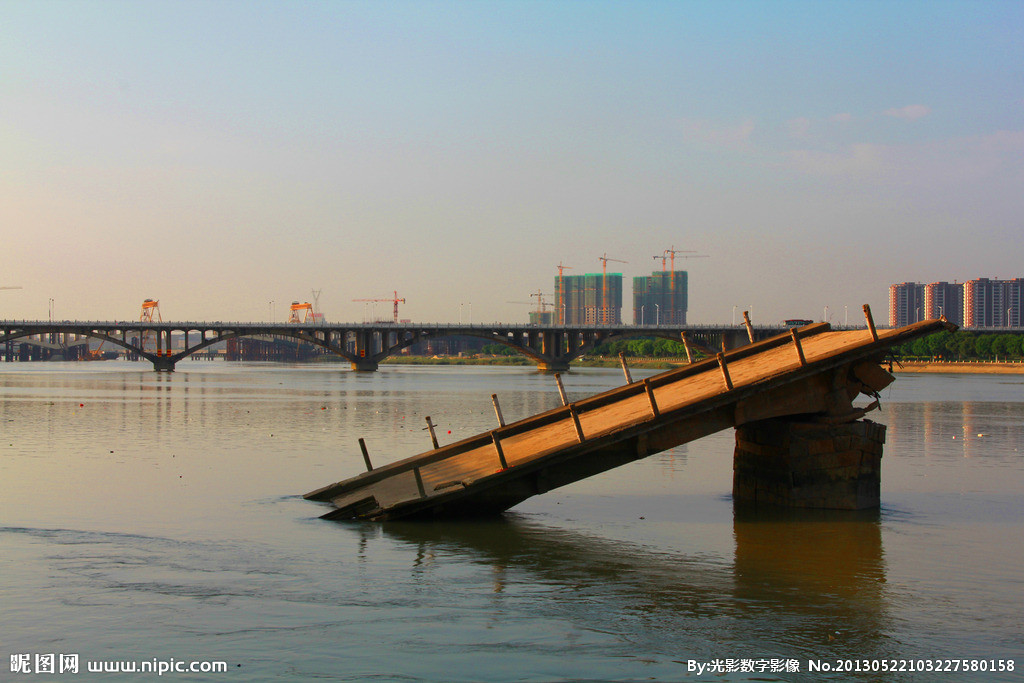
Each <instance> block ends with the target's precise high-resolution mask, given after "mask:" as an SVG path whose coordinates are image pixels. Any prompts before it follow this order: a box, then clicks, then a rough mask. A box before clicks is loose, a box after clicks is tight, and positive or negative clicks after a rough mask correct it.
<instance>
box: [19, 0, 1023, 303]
mask: <svg viewBox="0 0 1024 683" xmlns="http://www.w3.org/2000/svg"><path fill="white" fill-rule="evenodd" d="M1022 217H1024V3H1022V2H1020V1H1019V0H1012V1H1009V2H998V1H995V0H984V1H982V0H971V1H968V2H941V1H936V0H928V1H926V2H913V1H908V0H900V1H898V2H897V1H875V2H872V1H871V0H858V1H856V2H841V1H837V2H818V1H814V2H784V1H782V0H775V1H771V2H753V1H750V2H743V1H740V0H730V1H726V2H685V1H679V2H667V1H666V2H643V1H640V2H637V1H630V2H625V1H623V2H582V1H574V2H568V1H565V2H561V1H557V0H545V1H542V2H528V1H523V0H516V1H514V2H486V1H473V2H470V1H459V2H443V1H442V2H414V1H410V2H381V1H374V2H354V1H353V2H341V1H335V2H312V1H308V2H291V1H288V2H285V1H281V2H240V1H239V2H232V1H228V0H224V1H217V2H213V1H210V2H183V1H175V2H157V1H153V0H147V1H146V2H134V1H131V2H129V1H109V2H73V1H69V2H47V1H45V0H24V1H21V0H0V285H6V286H12V285H20V286H21V287H23V289H21V290H8V291H0V318H33V319H38V318H42V319H45V318H46V317H47V315H48V310H49V307H50V300H51V299H52V300H53V304H52V305H53V309H54V313H55V316H56V317H57V318H59V319H65V318H67V319H105V320H106V319H137V318H138V316H139V311H140V304H141V302H142V300H143V299H145V298H154V299H159V300H160V309H161V312H162V315H163V318H164V319H165V320H166V319H176V320H180V319H191V320H266V319H268V318H269V317H270V315H271V313H272V312H273V313H274V314H275V315H276V317H277V318H278V319H282V320H283V319H284V318H285V317H286V315H287V308H288V304H289V303H290V302H291V301H292V300H294V299H299V300H303V301H305V300H309V299H311V297H312V295H311V292H312V290H314V289H316V290H322V294H321V296H320V307H321V309H322V310H323V312H324V313H325V315H326V317H327V319H328V320H333V321H343V320H348V321H352V320H354V321H360V320H362V319H363V317H364V316H365V315H366V314H367V313H372V312H374V311H373V310H371V309H368V308H367V305H366V304H363V303H354V302H352V301H351V300H352V299H356V298H377V297H381V298H382V297H387V296H390V295H391V293H392V292H393V291H395V290H397V291H398V295H399V296H401V297H405V298H406V299H407V304H405V305H404V306H402V307H401V316H402V317H403V318H411V319H412V320H413V321H417V322H432V321H442V322H444V321H457V320H458V319H459V316H460V312H461V315H462V317H463V320H464V321H465V320H468V319H469V317H470V315H471V316H472V319H473V321H474V322H485V321H493V320H509V321H523V322H525V320H526V315H527V312H528V310H529V309H530V307H529V306H528V305H523V304H516V303H508V302H510V301H527V302H529V301H531V297H530V294H531V292H537V291H538V290H542V291H543V292H544V293H545V294H546V295H547V299H548V300H550V298H551V295H552V293H553V285H552V282H553V279H554V276H555V274H556V272H557V269H556V266H557V265H558V264H559V263H560V262H561V263H563V264H565V265H567V266H571V267H572V268H573V270H569V271H566V272H567V273H568V274H583V273H588V272H600V271H601V263H600V262H599V261H598V256H601V255H602V254H605V253H607V255H608V256H609V257H612V258H617V259H621V260H624V261H627V262H628V263H625V264H622V263H611V264H609V266H610V268H609V270H610V271H612V270H614V271H615V272H622V273H623V274H624V275H625V276H626V285H625V287H624V289H625V292H626V296H625V298H626V299H627V300H626V301H625V302H624V311H623V316H624V317H625V318H627V319H628V318H629V316H630V310H631V304H630V300H631V297H630V292H631V278H632V277H633V276H636V275H644V274H649V273H650V272H651V271H652V270H655V269H659V268H660V267H661V262H660V261H658V260H655V259H653V258H652V257H653V256H654V255H655V254H660V253H662V252H663V250H665V249H667V248H670V247H672V246H675V248H676V249H684V250H694V251H696V252H698V253H700V254H707V255H708V258H701V259H692V260H685V261H677V266H679V267H680V269H686V270H688V271H689V273H690V314H689V318H690V321H691V322H696V323H701V322H707V323H712V322H730V320H731V316H732V314H733V307H734V306H738V307H739V310H743V309H745V308H752V314H753V318H754V321H755V323H756V322H777V321H778V320H780V319H782V318H786V317H808V318H814V319H820V318H821V317H822V316H823V314H824V307H825V306H828V307H829V314H830V316H831V318H832V320H833V322H842V321H843V316H844V307H848V310H849V315H850V319H851V322H853V320H855V319H856V320H860V306H861V305H862V304H864V303H869V304H871V306H872V309H873V310H874V312H875V318H876V320H878V321H880V322H882V323H884V322H885V320H886V319H887V306H888V285H889V284H891V283H894V282H903V281H923V282H931V281H936V280H950V281H952V280H954V279H956V280H960V281H963V280H966V279H973V278H976V277H999V278H1012V277H1022V276H1024V262H1022V261H1024V259H1022V256H1024V218H1022ZM533 300H535V299H533ZM271 302H274V303H273V304H271ZM375 312H376V314H377V315H378V316H383V315H390V305H389V304H379V305H377V306H376V311H375Z"/></svg>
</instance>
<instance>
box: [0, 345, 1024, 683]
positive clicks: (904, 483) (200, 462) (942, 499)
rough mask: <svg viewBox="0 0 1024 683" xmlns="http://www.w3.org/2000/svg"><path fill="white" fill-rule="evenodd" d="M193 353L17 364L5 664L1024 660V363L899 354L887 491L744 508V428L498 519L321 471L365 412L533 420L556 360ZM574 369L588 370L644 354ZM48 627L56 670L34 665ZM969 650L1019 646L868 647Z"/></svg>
mask: <svg viewBox="0 0 1024 683" xmlns="http://www.w3.org/2000/svg"><path fill="white" fill-rule="evenodd" d="M178 368H179V371H178V372H176V373H173V374H170V375H165V374H157V373H154V372H152V371H151V370H150V369H149V365H148V364H144V363H128V362H121V361H109V362H102V363H66V364H65V363H20V364H19V363H11V364H2V365H0V430H2V431H0V577H2V581H0V679H5V678H18V680H52V681H66V680H75V679H85V680H155V679H156V677H157V676H156V674H146V675H141V674H137V675H133V676H132V675H125V674H113V673H108V674H102V673H90V672H88V671H87V670H86V669H87V665H88V664H89V663H90V662H101V663H102V662H114V663H118V662H120V663H123V664H136V665H138V664H139V663H151V664H152V666H154V667H155V666H157V665H158V664H159V663H164V662H174V663H181V662H188V663H189V665H190V666H191V665H192V664H194V663H199V664H200V665H206V664H209V663H211V662H225V663H226V665H227V668H228V671H227V672H226V673H219V674H188V673H177V674H174V675H173V676H171V678H172V679H174V680H225V681H228V680H230V681H265V680H274V679H295V680H313V679H316V680H338V681H364V680H376V681H560V680H573V681H576V680H593V681H647V680H655V681H682V680H786V681H789V680H792V681H802V680H819V679H821V678H831V679H834V680H886V681H889V680H984V681H1019V680H1021V679H1022V678H1024V675H1022V673H1021V668H1022V667H1024V626H1022V623H1024V619H1022V614H1024V544H1022V539H1024V498H1022V495H1021V494H1022V492H1024V455H1022V449H1024V377H1020V376H980V375H958V376H952V375H903V376H899V377H898V378H897V381H896V382H895V384H894V385H893V386H892V387H890V388H889V389H887V390H886V391H885V392H884V394H883V396H882V411H881V412H876V413H874V414H873V419H875V420H876V421H879V422H884V423H885V424H887V425H888V427H889V431H888V442H887V445H886V453H885V457H884V458H883V475H882V501H883V505H882V509H881V511H880V512H873V513H867V514H863V513H847V514H840V513H834V512H833V513H804V514H778V513H777V514H771V515H769V514H762V515H759V516H751V515H749V514H745V513H742V512H741V511H739V510H734V507H733V503H732V500H731V497H730V490H731V485H732V482H731V477H732V449H733V435H732V433H731V431H730V432H723V433H720V434H717V435H714V436H712V437H709V438H706V439H704V440H701V441H698V442H694V443H691V444H688V445H687V446H684V447H680V448H677V449H675V450H673V451H670V452H666V453H662V454H658V455H655V456H652V457H650V458H648V459H646V460H643V461H639V462H637V463H634V464H631V465H629V466H626V467H623V468H620V469H618V470H614V471H612V472H608V473H605V474H604V475H601V476H599V477H596V478H593V479H591V480H588V481H585V482H580V483H578V484H576V485H573V486H570V487H567V488H564V489H559V490H555V491H552V492H550V493H548V494H546V495H544V496H541V497H537V498H534V499H532V500H529V501H526V502H525V503H523V504H522V505H520V506H519V507H517V508H515V509H514V510H513V511H512V512H510V513H507V514H506V515H505V516H504V517H503V518H501V519H498V520H493V521H487V522H472V523H469V522H460V523H424V524H412V523H393V524H384V525H380V524H373V523H351V522H348V523H333V522H325V521H321V520H319V519H317V516H318V515H319V514H322V513H323V512H325V511H326V509H327V508H325V507H323V506H322V505H321V504H316V503H311V502H308V501H305V500H303V499H302V497H301V495H302V494H303V493H305V492H307V491H309V490H312V489H314V488H318V487H320V486H322V485H324V484H326V483H329V482H332V481H336V480H339V479H342V478H346V477H349V476H352V475H355V474H358V473H359V472H360V471H361V470H362V467H363V465H362V458H361V456H360V454H359V448H358V445H357V439H358V438H359V437H364V438H365V439H366V441H367V444H368V447H369V449H370V453H371V456H372V458H373V461H374V464H384V463H386V462H389V461H392V460H396V459H399V458H401V457H405V456H408V455H412V454H415V453H418V452H421V451H424V450H427V448H428V446H429V443H430V442H429V437H428V435H427V432H425V431H424V430H423V429H422V428H423V426H424V417H425V416H427V415H430V416H431V417H432V419H433V421H434V422H435V423H438V424H440V425H441V430H440V433H439V436H440V438H441V441H442V443H444V442H448V441H454V440H457V439H461V438H464V437H466V436H469V435H471V434H474V433H477V432H480V431H483V430H487V429H491V428H492V427H493V426H494V422H495V418H494V413H493V410H492V408H491V404H490V395H491V394H492V393H497V394H498V395H499V397H500V400H501V404H502V409H503V411H504V414H505V418H506V419H507V420H509V421H511V420H514V419H518V418H521V417H525V416H526V415H528V414H532V413H534V412H537V411H540V410H545V409H548V408H552V407H554V406H556V405H558V393H557V390H556V388H555V386H554V382H553V380H552V378H551V377H548V376H544V375H541V374H538V373H536V372H535V371H534V370H532V369H531V368H493V367H458V368H442V367H409V366H383V367H382V368H381V370H380V371H379V372H377V373H371V374H357V373H352V372H349V371H347V370H346V369H342V368H340V367H339V366H333V365H332V366H326V365H323V366H321V365H316V366H314V365H306V366H289V365H271V364H240V363H223V362H198V361H196V362H183V363H179V365H178ZM641 376H644V373H640V372H634V378H637V377H641ZM565 382H566V388H567V390H568V391H569V393H570V398H581V397H583V396H586V395H589V394H591V393H594V392H596V391H600V390H603V389H606V388H609V387H611V386H615V385H617V384H619V383H621V374H620V373H618V372H617V371H612V370H574V371H573V372H572V373H570V374H568V375H567V376H566V377H565ZM449 430H450V433H449ZM51 654H52V655H54V659H53V660H49V661H52V662H54V663H53V664H51V665H49V666H52V668H53V669H54V673H52V674H45V673H44V674H36V673H33V674H32V675H28V676H26V675H23V674H15V673H13V672H12V671H11V670H12V669H20V670H23V671H24V670H26V667H31V669H30V670H31V671H33V672H35V671H37V670H40V669H42V670H44V671H45V670H46V669H47V667H48V660H47V658H46V655H51ZM9 655H10V660H11V662H10V667H9V666H8V658H9ZM61 655H65V656H68V655H78V658H77V663H78V666H79V667H80V668H79V673H78V674H77V675H75V674H73V673H71V672H70V671H67V672H65V673H63V674H62V673H60V667H61V664H67V666H68V668H70V666H71V664H72V662H73V660H72V659H71V658H69V657H68V658H61ZM953 659H955V660H968V663H967V664H966V666H967V667H968V668H970V667H971V666H972V664H971V662H972V661H973V662H974V664H973V666H974V667H975V668H982V667H985V668H1000V667H1001V666H1002V667H1003V668H1005V667H1006V660H1012V661H1011V664H1010V666H1013V667H1014V670H1013V671H1002V672H999V671H996V672H986V673H982V672H980V671H976V672H974V673H970V672H968V673H963V672H962V671H961V672H960V673H956V674H954V673H950V674H937V673H934V672H932V673H898V674H892V673H888V674H882V673H871V672H870V671H863V670H860V671H857V670H856V667H857V666H860V668H861V669H863V668H864V667H870V666H871V662H873V661H874V662H881V661H886V662H889V664H890V665H892V664H893V663H894V662H895V663H896V665H899V661H904V660H953ZM716 660H718V661H719V662H720V664H719V665H717V666H719V668H725V667H726V665H727V664H728V670H727V672H726V673H720V672H716V673H709V672H708V671H706V670H705V671H704V672H703V673H700V674H698V670H697V667H698V666H702V665H706V664H712V663H714V662H715V661H716ZM845 660H851V665H852V666H854V667H855V670H854V671H853V672H843V673H835V672H833V673H831V674H825V673H821V672H809V670H808V669H809V667H810V665H811V662H812V661H815V662H821V663H824V664H828V665H830V666H832V667H835V666H837V665H838V666H845V665H844V664H843V662H844V661H845ZM852 660H857V661H858V662H861V661H862V662H864V663H863V664H860V665H857V664H856V663H854V662H853V661H852ZM918 665H920V662H918ZM875 666H880V665H875ZM902 666H904V667H907V666H908V665H907V664H906V663H904V664H903V665H902ZM909 666H910V667H911V668H912V667H914V666H915V663H914V661H911V662H910V665H909ZM960 666H961V667H963V666H964V665H963V664H961V665H960ZM787 667H788V668H790V669H793V668H795V667H798V668H799V672H796V671H786V670H785V669H786V668H787ZM772 669H775V671H772ZM779 669H781V670H779Z"/></svg>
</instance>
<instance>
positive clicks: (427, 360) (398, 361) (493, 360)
mask: <svg viewBox="0 0 1024 683" xmlns="http://www.w3.org/2000/svg"><path fill="white" fill-rule="evenodd" d="M380 364H381V365H505V366H508V365H524V366H529V365H536V363H534V362H533V361H531V360H530V359H528V358H526V357H525V356H392V357H390V358H386V359H385V360H382V361H381V363H380ZM626 364H627V365H629V367H631V368H648V369H653V370H671V369H672V368H675V367H678V366H680V365H686V359H685V358H682V359H680V358H626ZM572 365H573V366H574V367H580V368H617V367H619V365H620V362H619V359H618V358H604V357H592V356H591V357H586V358H583V359H577V360H574V361H573V362H572Z"/></svg>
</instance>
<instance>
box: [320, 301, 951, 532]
mask: <svg viewBox="0 0 1024 683" xmlns="http://www.w3.org/2000/svg"><path fill="white" fill-rule="evenodd" d="M868 322H869V327H868V329H866V330H858V331H836V330H832V328H831V327H830V326H829V325H828V324H827V323H819V324H816V325H809V326H806V327H803V328H800V329H799V330H792V331H791V333H790V334H782V335H778V336H775V337H772V338H770V339H767V340H765V341H761V342H757V343H753V344H750V345H748V346H745V347H741V348H738V349H734V350H732V351H729V352H726V353H720V354H718V356H717V357H716V358H712V359H708V360H706V361H702V362H699V363H695V364H693V365H689V366H686V367H683V368H679V369H676V370H670V371H667V372H664V373H662V374H659V375H656V376H655V377H652V378H649V379H647V380H644V381H642V382H631V383H629V384H626V385H625V386H622V387H620V388H617V389H613V390H611V391H607V392H604V393H601V394H597V395H595V396H592V397H590V398H586V399H583V400H581V401H576V402H574V403H569V404H567V405H564V406H563V407H561V408H557V409H554V410H551V411H547V412H544V413H541V414H538V415H535V416H532V417H529V418H526V419H524V420H520V421H518V422H515V423H512V424H508V425H499V427H498V428H496V429H495V430H493V431H491V432H487V433H483V434H479V435H477V436H474V437H471V438H468V439H465V440H462V441H459V442H457V443H454V444H451V445H448V446H444V447H440V448H435V449H433V450H431V451H427V452H425V453H422V454H419V455H416V456H413V457H410V458H406V459H404V460H400V461H398V462H394V463H392V464H389V465H385V466H383V467H379V468H377V469H370V470H369V471H367V472H365V473H363V474H361V475H359V476H357V477H354V478H351V479H348V480H346V481H341V482H338V483H334V484H329V485H327V486H324V487H322V488H320V489H317V490H315V491H311V492H310V493H307V494H306V495H305V498H307V499H309V500H313V501H323V502H329V503H331V504H332V506H333V509H332V510H330V511H329V512H327V513H326V514H324V515H323V517H324V518H326V519H370V520H390V519H399V518H407V517H423V516H463V515H481V514H492V513H497V512H500V511H503V510H506V509H508V508H510V507H512V506H513V505H516V504H517V503H519V502H521V501H522V500H525V499H526V498H528V497H530V496H533V495H536V494H539V493H544V492H546V491H548V490H551V489H553V488H556V487H559V486H563V485H566V484H569V483H572V482H574V481H578V480H580V479H583V478H586V477H588V476H591V475H593V474H597V473H599V472H603V471H605V470H608V469H611V468H613V467H617V466H619V465H622V464H625V463H628V462H631V461H633V460H636V459H638V458H643V457H646V456H648V455H650V454H652V453H657V452H659V451H663V450H666V449H668V448H672V447H674V446H677V445H680V444H683V443H686V442H688V441H692V440H694V439H697V438H700V437H702V436H706V435H708V434H711V433H713V432H716V431H720V430H722V429H726V428H729V427H739V426H741V425H745V424H748V423H752V422H755V421H760V420H766V419H770V418H778V417H782V416H790V415H801V416H814V419H816V420H819V421H821V422H822V423H824V424H830V423H831V424H836V423H844V422H851V421H854V420H857V419H859V418H861V417H862V416H863V415H864V413H865V412H866V411H867V410H868V409H870V407H871V406H869V407H868V408H860V409H858V408H855V407H854V405H853V400H854V399H855V398H856V397H857V396H858V395H860V394H865V395H868V396H877V392H878V391H879V390H881V389H882V388H884V387H885V386H887V385H888V384H889V383H890V382H891V381H892V380H893V377H892V375H890V374H889V373H888V372H887V371H886V370H884V369H883V368H882V367H881V364H882V363H883V362H884V361H885V357H886V355H887V352H888V349H889V348H890V347H891V346H893V345H896V344H901V343H903V342H905V341H907V340H910V339H914V338H916V337H919V336H924V335H927V334H931V333H934V332H939V331H942V330H944V329H955V326H952V325H951V324H949V323H947V322H946V321H944V320H931V321H924V322H921V323H916V324H914V325H910V326H908V327H904V328H900V329H896V330H881V331H879V330H875V328H874V326H873V324H871V321H870V315H869V317H868ZM563 402H564V399H563ZM366 462H367V466H368V467H369V466H370V461H369V458H367V460H366Z"/></svg>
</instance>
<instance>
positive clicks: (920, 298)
mask: <svg viewBox="0 0 1024 683" xmlns="http://www.w3.org/2000/svg"><path fill="white" fill-rule="evenodd" d="M923 313H924V285H922V284H918V283H916V282H904V283H902V284H898V285H889V327H903V326H904V325H910V324H911V323H916V322H917V321H919V320H924V318H923V317H922V314H923Z"/></svg>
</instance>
